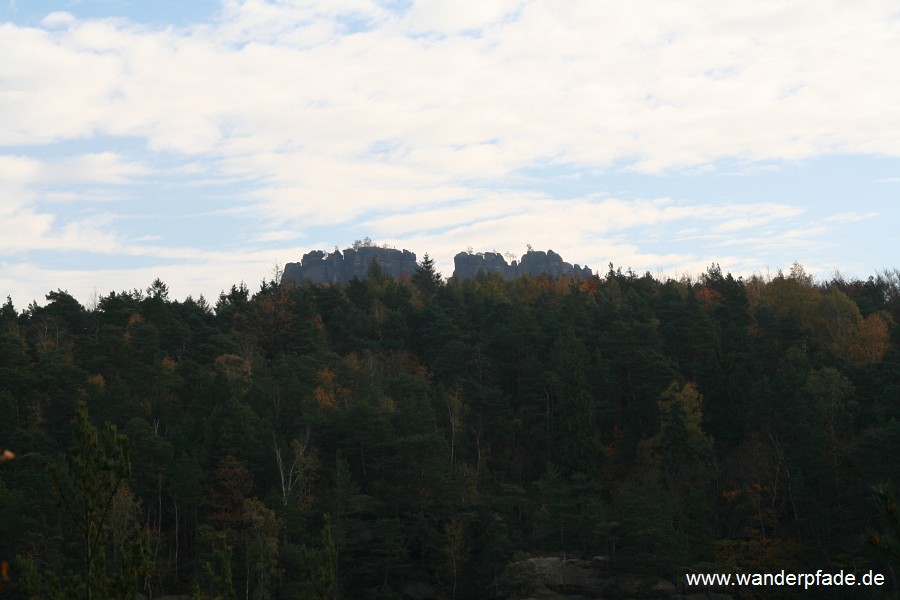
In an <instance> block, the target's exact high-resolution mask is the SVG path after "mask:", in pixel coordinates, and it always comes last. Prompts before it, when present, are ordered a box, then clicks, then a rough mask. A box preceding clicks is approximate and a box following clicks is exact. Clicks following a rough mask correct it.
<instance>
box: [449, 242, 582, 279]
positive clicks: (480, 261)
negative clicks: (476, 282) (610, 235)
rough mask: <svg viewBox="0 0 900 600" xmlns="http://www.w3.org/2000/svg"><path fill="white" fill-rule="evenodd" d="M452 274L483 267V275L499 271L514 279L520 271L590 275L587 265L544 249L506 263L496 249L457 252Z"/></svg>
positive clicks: (469, 273)
mask: <svg viewBox="0 0 900 600" xmlns="http://www.w3.org/2000/svg"><path fill="white" fill-rule="evenodd" d="M453 263H454V267H455V268H454V270H453V276H454V277H460V278H463V279H465V278H470V277H475V276H477V275H478V273H479V272H481V271H483V272H484V274H485V275H491V274H493V273H497V274H499V275H500V276H501V277H503V279H515V278H517V277H521V276H523V275H531V276H532V277H536V276H538V275H549V276H551V277H575V278H577V279H587V278H589V277H592V276H593V274H594V273H593V271H591V269H590V268H589V267H588V266H586V265H585V266H584V267H581V266H579V265H577V264H575V265H572V264H570V263H567V262H565V261H564V260H563V259H562V257H561V256H560V255H559V254H557V253H556V252H554V251H553V250H548V251H547V252H544V251H542V250H531V249H529V250H528V252H526V253H525V254H523V255H522V258H521V260H519V261H515V260H513V261H512V262H511V263H509V264H507V262H506V259H504V258H503V256H502V255H501V254H499V253H498V252H478V253H471V252H460V253H459V254H457V255H456V256H454V257H453Z"/></svg>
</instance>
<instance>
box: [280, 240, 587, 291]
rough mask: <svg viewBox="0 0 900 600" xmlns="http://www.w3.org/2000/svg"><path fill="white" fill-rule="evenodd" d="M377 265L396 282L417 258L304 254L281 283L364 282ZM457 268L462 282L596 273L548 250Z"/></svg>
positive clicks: (361, 249)
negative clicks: (482, 277)
mask: <svg viewBox="0 0 900 600" xmlns="http://www.w3.org/2000/svg"><path fill="white" fill-rule="evenodd" d="M373 261H374V262H376V263H378V266H379V267H381V270H382V271H383V272H384V273H385V274H386V275H388V276H389V277H393V278H394V279H401V278H403V277H412V275H413V274H414V273H415V272H416V268H417V267H418V264H417V263H416V255H415V254H413V253H412V252H410V251H409V250H396V249H394V248H381V247H378V246H371V245H358V244H357V245H355V246H354V247H353V248H347V249H346V250H344V251H343V253H341V252H339V251H338V250H337V248H335V250H334V252H331V253H327V252H325V251H324V250H313V251H312V252H307V253H306V254H304V255H303V257H302V258H301V260H300V262H299V263H287V264H286V265H285V266H284V273H283V274H282V276H281V281H282V282H289V281H290V282H294V283H297V284H300V283H303V282H305V281H309V282H311V283H315V284H320V285H321V284H325V283H331V284H341V285H343V284H346V283H349V282H350V280H352V279H353V278H354V277H358V278H359V279H363V278H365V276H366V273H367V272H368V271H369V268H370V267H371V265H372V262H373ZM453 262H454V266H455V269H454V271H453V277H458V278H461V279H466V278H471V277H476V276H477V275H478V273H479V272H484V273H485V274H486V275H490V274H492V273H498V274H499V275H500V276H501V277H503V279H515V278H516V277H521V276H522V275H531V276H537V275H549V276H551V277H566V276H568V277H575V278H577V279H587V278H589V277H592V276H593V272H592V271H591V270H590V268H588V267H587V266H584V267H580V266H578V265H577V264H576V265H574V266H573V265H571V264H569V263H567V262H565V261H563V259H562V257H561V256H560V255H559V254H557V253H556V252H554V251H553V250H548V251H547V252H543V251H540V250H529V251H528V252H526V253H525V254H524V255H523V256H522V259H521V260H520V261H515V260H514V261H512V263H511V264H507V262H506V259H504V258H503V256H502V255H501V254H499V253H497V252H479V253H477V254H473V253H471V252H460V253H459V254H457V255H456V256H455V257H454V258H453Z"/></svg>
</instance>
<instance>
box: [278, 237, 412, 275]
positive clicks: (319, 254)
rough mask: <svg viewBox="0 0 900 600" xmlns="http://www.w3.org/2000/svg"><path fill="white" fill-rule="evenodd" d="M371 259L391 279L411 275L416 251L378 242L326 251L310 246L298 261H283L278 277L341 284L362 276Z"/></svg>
mask: <svg viewBox="0 0 900 600" xmlns="http://www.w3.org/2000/svg"><path fill="white" fill-rule="evenodd" d="M373 262H375V263H377V264H378V266H379V267H380V268H381V270H382V271H383V272H384V273H385V274H386V275H388V276H389V277H393V278H394V279H401V278H403V277H411V276H412V275H413V273H415V272H416V267H417V263H416V255H415V254H413V253H412V252H410V251H409V250H396V249H394V248H379V247H378V246H360V247H357V248H347V249H346V250H344V252H343V253H341V252H338V251H337V249H335V251H334V252H332V253H330V254H329V253H326V252H324V251H323V250H313V251H312V252H307V253H306V254H304V255H303V257H302V258H301V259H300V262H299V263H288V264H286V265H285V266H284V273H283V274H282V276H281V281H282V283H286V282H293V283H296V284H300V283H303V282H305V281H310V282H312V283H316V284H323V283H332V284H345V283H349V282H350V281H351V280H352V279H353V278H354V277H357V278H359V279H363V278H365V276H366V273H368V271H369V268H370V267H371V266H372V263H373Z"/></svg>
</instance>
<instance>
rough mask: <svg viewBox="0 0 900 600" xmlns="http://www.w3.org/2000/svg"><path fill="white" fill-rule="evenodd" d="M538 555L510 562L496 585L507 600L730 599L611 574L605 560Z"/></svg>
mask: <svg viewBox="0 0 900 600" xmlns="http://www.w3.org/2000/svg"><path fill="white" fill-rule="evenodd" d="M602 558H604V557H597V558H595V559H594V560H593V561H587V560H576V559H564V558H560V557H558V556H538V557H533V558H526V559H524V560H519V561H516V562H513V563H511V564H510V565H509V566H507V568H506V571H505V572H504V573H503V574H502V575H500V577H498V578H497V581H496V582H495V585H496V589H497V593H498V595H499V596H500V597H501V598H505V599H506V600H533V599H534V600H537V599H540V600H592V599H595V598H596V599H599V598H603V599H604V600H611V599H614V598H615V599H619V600H637V599H641V600H701V599H704V600H733V599H732V597H731V596H730V595H727V594H717V593H714V592H712V591H711V590H691V589H683V590H679V589H678V588H677V587H676V586H675V584H674V583H672V582H671V581H668V580H666V579H660V578H658V577H652V576H637V575H622V574H614V573H612V572H610V571H609V570H608V568H607V565H606V564H605V561H603V560H598V559H602Z"/></svg>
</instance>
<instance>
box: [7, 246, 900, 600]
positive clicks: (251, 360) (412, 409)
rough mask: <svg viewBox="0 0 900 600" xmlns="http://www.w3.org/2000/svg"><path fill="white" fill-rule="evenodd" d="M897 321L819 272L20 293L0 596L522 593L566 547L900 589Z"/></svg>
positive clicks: (899, 311)
mask: <svg viewBox="0 0 900 600" xmlns="http://www.w3.org/2000/svg"><path fill="white" fill-rule="evenodd" d="M426 258H427V257H426ZM898 323H900V277H898V272H897V271H888V272H884V273H881V274H879V275H877V276H873V277H870V278H868V279H867V280H865V281H858V280H854V281H846V280H844V279H843V278H840V277H835V278H834V279H832V280H831V281H828V282H827V283H817V282H814V281H813V279H812V278H811V277H809V276H808V275H806V274H805V273H804V271H803V269H802V267H800V266H799V265H795V266H794V268H793V269H792V270H791V271H790V273H789V274H784V275H783V274H781V273H779V274H778V275H777V276H776V277H774V278H770V279H764V278H760V277H752V278H750V279H741V278H737V279H736V278H734V277H732V276H731V275H730V274H726V273H723V272H722V270H721V269H720V268H719V267H718V266H715V265H714V266H712V267H710V268H709V269H708V271H707V272H706V273H705V274H703V275H702V276H701V277H699V278H697V280H695V281H690V280H682V281H675V280H667V281H659V280H657V279H654V278H653V277H651V276H650V275H649V274H647V275H644V276H637V275H636V274H634V273H631V272H625V273H623V272H622V271H621V270H614V269H613V267H612V266H610V270H609V272H608V273H607V274H606V275H605V276H604V277H596V278H594V279H589V280H582V281H574V280H569V279H565V278H563V279H550V278H540V277H539V278H531V277H523V278H520V279H516V280H513V281H503V280H501V279H500V278H499V277H497V276H480V277H477V278H475V279H466V280H455V281H451V282H450V283H446V282H444V281H443V280H442V279H441V278H440V276H439V275H438V274H437V273H435V272H434V266H433V263H432V262H431V261H429V260H426V261H424V262H423V263H422V266H421V267H420V269H419V271H418V272H417V273H416V275H415V276H414V277H413V278H412V279H411V280H408V281H393V280H391V279H389V278H387V277H385V276H384V275H383V273H381V272H380V271H379V269H378V268H377V266H374V267H373V268H372V269H371V270H370V272H369V274H368V275H367V277H366V278H365V279H364V280H358V279H355V280H353V281H352V282H351V283H349V284H348V285H346V286H327V285H326V286H313V285H303V286H293V285H281V284H279V283H277V277H276V278H275V279H273V280H272V281H264V282H263V283H262V284H261V285H260V286H259V289H258V290H257V291H255V292H251V290H250V289H248V288H247V287H246V286H245V285H243V284H241V285H238V286H234V287H232V288H231V289H230V290H229V291H228V292H226V293H222V294H221V295H220V297H219V298H218V299H217V300H216V301H215V305H214V306H213V305H211V304H209V303H208V302H207V301H206V300H204V299H203V298H202V297H201V298H199V299H192V298H190V297H188V298H187V299H186V300H184V301H176V300H172V299H170V298H169V296H168V290H167V288H166V285H165V284H164V283H163V282H161V281H159V280H157V281H155V282H153V283H152V285H150V286H149V287H148V289H147V290H146V291H138V290H135V291H132V292H123V293H110V294H109V295H108V296H104V297H101V298H99V299H98V300H97V302H96V305H95V306H90V307H85V306H83V305H81V304H80V303H79V302H78V301H76V300H75V299H74V298H73V297H72V296H71V295H69V294H68V293H66V292H65V291H56V292H51V293H49V294H47V297H46V303H45V304H44V305H38V304H37V303H32V304H31V305H30V306H28V307H27V309H24V310H20V309H18V308H16V307H14V305H13V302H12V300H8V301H7V303H6V304H5V305H4V306H2V308H0V446H5V447H6V448H9V449H11V450H12V451H14V452H15V453H16V454H17V458H16V460H14V461H11V462H6V463H3V464H0V559H6V560H8V561H9V562H10V564H11V567H10V570H9V581H7V582H5V585H6V589H5V590H4V591H3V592H0V597H2V596H3V595H7V596H8V597H19V596H21V597H25V596H26V593H28V592H30V593H31V594H32V595H33V596H36V597H52V596H53V595H54V594H56V595H58V596H60V597H63V596H65V594H66V593H69V592H66V591H65V590H66V589H69V590H70V591H71V590H72V589H78V590H81V591H80V592H79V593H85V590H89V589H91V588H92V587H93V590H94V591H93V592H92V593H93V597H94V598H100V597H104V594H112V593H114V592H112V591H110V590H118V589H123V590H125V591H124V592H121V593H122V594H123V596H122V597H130V598H133V597H134V592H135V591H139V590H140V591H143V593H144V594H146V595H149V594H150V592H152V595H153V596H158V595H161V594H164V593H165V594H176V593H179V594H192V595H193V596H194V597H195V598H238V597H239V598H244V597H249V598H276V599H279V598H423V599H424V598H453V597H455V598H508V597H515V594H516V593H517V591H516V590H515V589H513V588H515V587H516V586H515V585H513V584H511V583H510V581H512V580H513V579H514V578H513V579H511V578H510V577H503V576H502V575H503V574H504V572H505V571H506V570H507V567H508V566H509V565H511V564H513V563H514V562H515V561H516V560H519V559H521V558H522V557H524V556H538V555H563V554H564V555H566V556H571V557H575V556H582V557H588V558H589V557H592V556H598V555H601V556H605V557H608V561H609V565H610V567H611V568H612V569H613V570H615V571H616V572H620V573H645V574H654V575H659V576H662V577H666V578H668V579H669V580H671V581H677V580H678V579H679V578H681V577H682V575H683V574H684V573H685V572H687V571H689V570H697V571H706V572H709V571H735V572H738V571H743V572H777V571H779V570H781V569H786V570H794V571H806V570H810V569H811V570H813V571H815V570H816V569H832V570H836V569H840V568H844V569H847V570H852V571H861V570H864V569H868V568H874V569H876V570H878V571H880V572H883V573H886V574H888V576H889V577H890V576H891V572H892V571H891V569H892V562H891V561H892V557H891V549H892V544H896V543H897V539H896V533H897V531H898V530H897V528H896V520H894V521H893V522H892V519H891V514H890V510H891V509H890V506H891V502H892V499H891V491H890V490H891V489H892V486H893V488H896V487H897V485H898V479H900V351H898V347H900V346H898V342H900V328H898ZM104 423H109V424H112V425H114V426H115V427H112V426H106V425H104ZM48 465H51V467H50V469H49V471H48ZM86 482H87V483H86ZM892 527H893V529H892ZM896 551H897V547H896V546H893V552H894V559H896V557H897V554H896ZM88 554H90V556H89V557H86V555H88ZM79 586H80V587H79ZM116 586H118V587H116ZM889 587H890V586H886V588H889ZM99 590H106V591H105V592H104V591H99ZM849 591H853V590H843V592H842V594H841V595H840V597H851V595H850V594H849V593H848V592H849ZM72 593H74V592H72ZM115 593H119V592H115ZM733 593H734V592H733ZM784 593H786V592H784ZM858 593H860V594H862V595H861V596H860V597H870V596H868V595H869V594H871V593H872V591H871V590H865V591H859V592H858ZM885 593H886V594H887V593H889V591H887V592H885ZM744 594H745V597H775V593H774V592H773V591H772V590H768V591H766V592H765V594H763V593H762V592H760V591H759V590H756V591H754V590H746V591H745V592H744ZM81 597H89V596H87V595H83V596H81ZM808 597H812V596H808ZM817 597H822V596H821V595H817Z"/></svg>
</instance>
